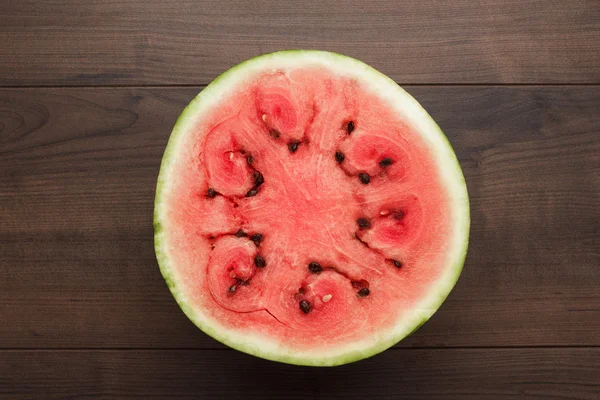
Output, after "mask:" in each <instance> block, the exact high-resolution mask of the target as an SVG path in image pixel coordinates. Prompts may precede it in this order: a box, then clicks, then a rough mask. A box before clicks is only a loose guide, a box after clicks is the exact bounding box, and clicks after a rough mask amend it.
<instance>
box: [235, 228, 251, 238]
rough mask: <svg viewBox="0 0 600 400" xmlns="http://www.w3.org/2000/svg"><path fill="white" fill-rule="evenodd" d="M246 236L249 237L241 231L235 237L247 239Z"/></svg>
mask: <svg viewBox="0 0 600 400" xmlns="http://www.w3.org/2000/svg"><path fill="white" fill-rule="evenodd" d="M246 236H248V234H247V233H246V232H244V231H243V230H241V229H240V230H239V231H237V232H236V233H235V237H239V238H241V237H246Z"/></svg>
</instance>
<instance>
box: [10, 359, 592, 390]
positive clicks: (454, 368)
mask: <svg viewBox="0 0 600 400" xmlns="http://www.w3.org/2000/svg"><path fill="white" fill-rule="evenodd" d="M599 359H600V349H497V350H482V349H470V350H466V349H446V350H440V349H428V350H417V349H394V350H391V351H388V352H385V353H383V354H381V355H378V356H375V357H374V358H372V359H368V360H364V361H361V362H359V363H356V364H351V365H346V366H343V367H339V368H324V369H323V368H321V369H319V368H306V367H296V366H291V365H281V364H276V363H272V362H269V361H265V360H261V359H258V358H255V357H251V356H248V355H245V354H241V353H238V352H234V351H229V350H223V351H220V350H212V351H211V350H200V351H199V350H180V351H177V350H151V351H135V350H130V351H2V352H0V396H6V398H10V399H30V398H36V399H66V398H78V399H80V398H81V399H88V398H90V399H91V398H93V399H115V398H139V399H147V398H154V397H158V398H165V397H177V398H186V399H187V398H189V399H192V398H201V399H229V398H244V399H260V400H262V399H302V400H307V399H315V400H316V399H348V398H367V399H389V398H395V399H411V400H415V399H432V398H434V399H444V400H450V399H456V400H462V399H467V398H468V399H471V398H472V399H482V400H492V399H498V400H505V399H512V398H516V399H526V400H531V399H540V400H542V399H543V400H548V399H562V400H567V399H589V400H596V399H598V396H599V395H600V384H598V376H600V363H598V360H599ZM382 388H387V390H382Z"/></svg>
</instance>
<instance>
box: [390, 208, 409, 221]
mask: <svg viewBox="0 0 600 400" xmlns="http://www.w3.org/2000/svg"><path fill="white" fill-rule="evenodd" d="M405 215H406V213H405V212H404V211H402V210H400V211H396V212H395V213H393V214H392V217H394V219H397V220H398V221H399V220H401V219H403V218H404V216H405Z"/></svg>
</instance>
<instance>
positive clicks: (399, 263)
mask: <svg viewBox="0 0 600 400" xmlns="http://www.w3.org/2000/svg"><path fill="white" fill-rule="evenodd" d="M392 261H393V262H394V265H395V266H396V268H402V262H400V261H398V260H392Z"/></svg>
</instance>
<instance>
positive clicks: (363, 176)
mask: <svg viewBox="0 0 600 400" xmlns="http://www.w3.org/2000/svg"><path fill="white" fill-rule="evenodd" d="M358 179H360V183H362V184H363V185H367V184H368V183H369V182H371V177H370V176H369V174H367V173H366V172H361V173H360V174H358Z"/></svg>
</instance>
